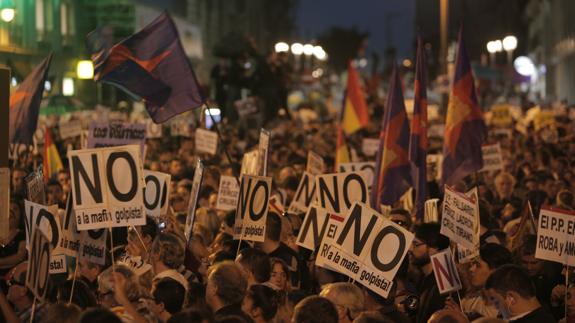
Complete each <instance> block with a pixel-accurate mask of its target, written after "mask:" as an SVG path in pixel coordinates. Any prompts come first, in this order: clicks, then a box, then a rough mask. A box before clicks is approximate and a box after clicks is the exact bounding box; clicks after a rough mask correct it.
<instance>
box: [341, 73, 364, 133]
mask: <svg viewBox="0 0 575 323" xmlns="http://www.w3.org/2000/svg"><path fill="white" fill-rule="evenodd" d="M368 123H369V113H368V111H367V104H366V103H365V99H364V97H363V93H362V90H361V86H360V83H359V75H358V73H357V71H356V70H355V68H354V67H353V65H352V64H351V62H349V64H348V67H347V87H346V94H345V100H344V105H343V118H342V128H343V131H345V133H346V134H347V135H351V134H352V133H354V132H356V131H358V130H359V129H361V128H364V127H367V124H368Z"/></svg>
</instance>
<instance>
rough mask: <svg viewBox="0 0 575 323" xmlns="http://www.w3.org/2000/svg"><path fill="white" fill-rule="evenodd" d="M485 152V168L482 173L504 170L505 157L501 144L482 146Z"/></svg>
mask: <svg viewBox="0 0 575 323" xmlns="http://www.w3.org/2000/svg"><path fill="white" fill-rule="evenodd" d="M481 151H482V152H483V168H482V169H481V170H480V172H486V171H493V170H503V157H502V156H501V146H500V145H499V143H496V144H493V145H483V146H481Z"/></svg>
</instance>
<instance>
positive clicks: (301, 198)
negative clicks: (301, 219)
mask: <svg viewBox="0 0 575 323" xmlns="http://www.w3.org/2000/svg"><path fill="white" fill-rule="evenodd" d="M315 199H316V194H315V176H313V175H312V174H310V173H308V172H304V173H303V176H302V177H301V180H300V182H299V185H298V186H297V190H296V191H295V194H294V197H293V199H292V202H291V204H290V206H289V208H288V212H289V213H292V214H298V213H306V212H307V210H308V208H309V205H310V204H311V203H312V202H313V201H314V200H315Z"/></svg>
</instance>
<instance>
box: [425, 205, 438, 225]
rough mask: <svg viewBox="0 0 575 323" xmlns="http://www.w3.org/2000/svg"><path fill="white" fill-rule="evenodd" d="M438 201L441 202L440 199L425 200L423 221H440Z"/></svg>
mask: <svg viewBox="0 0 575 323" xmlns="http://www.w3.org/2000/svg"><path fill="white" fill-rule="evenodd" d="M437 202H439V199H429V200H427V201H425V207H424V212H423V223H430V222H439V213H438V209H437Z"/></svg>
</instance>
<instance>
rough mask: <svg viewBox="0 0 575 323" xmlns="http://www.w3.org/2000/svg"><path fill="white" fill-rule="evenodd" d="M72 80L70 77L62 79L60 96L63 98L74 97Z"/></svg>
mask: <svg viewBox="0 0 575 323" xmlns="http://www.w3.org/2000/svg"><path fill="white" fill-rule="evenodd" d="M74 92H75V91H74V79H73V78H71V77H64V79H62V94H63V95H64V96H72V95H74Z"/></svg>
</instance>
